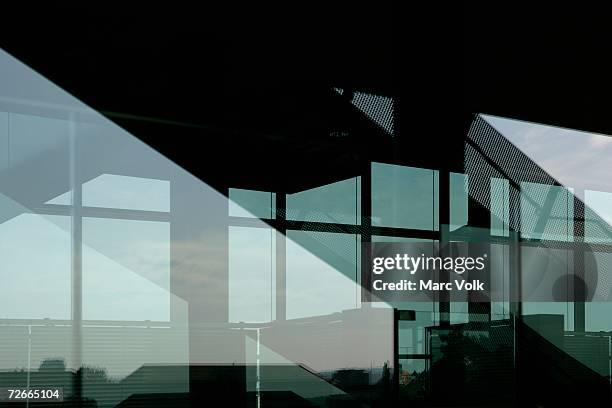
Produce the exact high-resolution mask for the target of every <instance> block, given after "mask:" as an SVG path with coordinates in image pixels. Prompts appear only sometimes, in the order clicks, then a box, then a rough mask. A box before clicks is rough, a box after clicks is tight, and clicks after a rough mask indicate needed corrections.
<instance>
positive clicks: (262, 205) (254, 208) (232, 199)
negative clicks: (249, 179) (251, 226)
mask: <svg viewBox="0 0 612 408" xmlns="http://www.w3.org/2000/svg"><path fill="white" fill-rule="evenodd" d="M275 208H276V194H275V193H269V192H265V191H254V190H242V189H239V188H230V189H229V215H230V216H233V217H249V218H266V219H270V218H274V216H275V215H274V213H275Z"/></svg>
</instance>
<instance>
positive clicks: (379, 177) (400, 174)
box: [372, 163, 438, 231]
mask: <svg viewBox="0 0 612 408" xmlns="http://www.w3.org/2000/svg"><path fill="white" fill-rule="evenodd" d="M372 225H374V226H381V227H396V228H411V229H420V230H436V231H437V230H438V171H437V170H428V169H419V168H414V167H405V166H398V165H392V164H383V163H372Z"/></svg>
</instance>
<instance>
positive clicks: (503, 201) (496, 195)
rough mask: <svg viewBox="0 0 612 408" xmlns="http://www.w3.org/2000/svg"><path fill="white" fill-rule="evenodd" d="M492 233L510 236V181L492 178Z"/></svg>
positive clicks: (499, 235)
mask: <svg viewBox="0 0 612 408" xmlns="http://www.w3.org/2000/svg"><path fill="white" fill-rule="evenodd" d="M490 197H491V235H493V236H498V237H508V236H510V182H509V181H508V180H506V179H499V178H492V179H491V196H490Z"/></svg>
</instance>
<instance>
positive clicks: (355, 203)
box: [287, 177, 361, 224]
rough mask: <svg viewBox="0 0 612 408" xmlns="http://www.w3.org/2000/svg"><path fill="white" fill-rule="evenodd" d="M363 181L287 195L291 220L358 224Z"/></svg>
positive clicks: (352, 180) (358, 178)
mask: <svg viewBox="0 0 612 408" xmlns="http://www.w3.org/2000/svg"><path fill="white" fill-rule="evenodd" d="M360 185H361V178H360V177H356V178H351V179H348V180H342V181H338V182H336V183H332V184H327V185H325V186H321V187H316V188H313V189H310V190H305V191H301V192H299V193H294V194H288V195H287V219H288V220H297V221H314V222H331V223H340V224H357V223H359V218H360V216H361V215H360V208H359V207H360V203H361V197H360Z"/></svg>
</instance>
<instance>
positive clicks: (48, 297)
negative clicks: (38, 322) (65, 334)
mask: <svg viewBox="0 0 612 408" xmlns="http://www.w3.org/2000/svg"><path fill="white" fill-rule="evenodd" d="M69 231H70V217H66V216H41V215H37V214H21V215H18V216H16V217H13V218H10V219H8V220H6V221H4V222H2V223H0V259H1V260H2V261H1V265H0V282H1V284H0V317H1V318H5V319H7V318H8V319H44V318H51V319H70V310H71V296H70V294H71V287H72V284H71V270H72V269H71V268H72V262H71V256H70V247H71V242H72V241H71V235H70V232H69Z"/></svg>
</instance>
